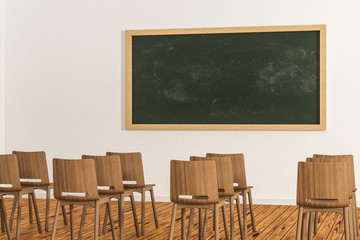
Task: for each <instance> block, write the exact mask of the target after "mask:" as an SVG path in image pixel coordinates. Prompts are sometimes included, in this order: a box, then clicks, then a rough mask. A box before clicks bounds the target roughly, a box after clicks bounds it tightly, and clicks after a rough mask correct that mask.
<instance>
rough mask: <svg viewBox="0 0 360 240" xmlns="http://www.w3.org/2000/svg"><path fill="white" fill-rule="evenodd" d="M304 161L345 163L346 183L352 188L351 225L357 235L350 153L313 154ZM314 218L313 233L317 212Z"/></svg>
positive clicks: (354, 188) (315, 227) (353, 178)
mask: <svg viewBox="0 0 360 240" xmlns="http://www.w3.org/2000/svg"><path fill="white" fill-rule="evenodd" d="M306 162H320V163H329V162H330V163H331V162H345V163H346V164H347V169H348V173H347V175H346V176H347V180H348V185H349V186H350V188H351V189H352V194H351V195H350V196H349V197H350V199H351V201H350V202H351V205H350V211H351V213H352V218H353V223H354V224H353V227H354V233H356V235H358V230H357V227H356V226H358V223H357V210H356V209H357V208H356V187H355V175H354V159H353V156H352V155H320V154H315V155H314V158H307V159H306ZM312 217H314V218H315V224H314V234H316V232H317V228H318V227H317V223H318V221H317V219H318V213H317V212H316V213H315V214H314V216H312Z"/></svg>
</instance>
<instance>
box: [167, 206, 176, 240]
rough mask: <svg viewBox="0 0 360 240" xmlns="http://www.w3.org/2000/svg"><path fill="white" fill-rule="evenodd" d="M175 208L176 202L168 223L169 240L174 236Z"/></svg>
mask: <svg viewBox="0 0 360 240" xmlns="http://www.w3.org/2000/svg"><path fill="white" fill-rule="evenodd" d="M176 210H177V205H176V203H174V206H173V211H172V216H171V223H170V231H169V240H172V239H173V238H174V228H175V219H176Z"/></svg>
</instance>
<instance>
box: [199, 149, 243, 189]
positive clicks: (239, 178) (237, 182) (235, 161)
mask: <svg viewBox="0 0 360 240" xmlns="http://www.w3.org/2000/svg"><path fill="white" fill-rule="evenodd" d="M206 156H207V157H230V158H231V164H232V173H233V178H234V180H233V182H234V189H236V190H244V189H246V188H247V184H246V173H245V160H244V154H242V153H234V154H219V153H207V154H206Z"/></svg>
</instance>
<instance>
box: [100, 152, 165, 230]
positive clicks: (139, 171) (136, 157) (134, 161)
mask: <svg viewBox="0 0 360 240" xmlns="http://www.w3.org/2000/svg"><path fill="white" fill-rule="evenodd" d="M106 155H107V156H111V155H118V156H120V160H121V169H122V176H123V180H124V188H125V190H126V191H127V190H130V189H131V190H134V191H135V192H138V193H140V194H141V235H145V192H146V191H149V192H150V197H151V202H152V208H153V214H154V220H155V227H156V228H159V222H158V217H157V213H156V206H155V196H154V186H155V184H145V180H144V170H143V164H142V157H141V153H139V152H135V153H116V152H107V153H106Z"/></svg>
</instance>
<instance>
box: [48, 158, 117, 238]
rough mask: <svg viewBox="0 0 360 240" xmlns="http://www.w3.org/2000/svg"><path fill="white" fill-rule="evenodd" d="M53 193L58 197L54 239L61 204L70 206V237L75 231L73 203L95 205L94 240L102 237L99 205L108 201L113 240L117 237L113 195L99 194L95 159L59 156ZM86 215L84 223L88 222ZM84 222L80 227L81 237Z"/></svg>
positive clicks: (53, 232)
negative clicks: (112, 202)
mask: <svg viewBox="0 0 360 240" xmlns="http://www.w3.org/2000/svg"><path fill="white" fill-rule="evenodd" d="M53 169H54V170H53V172H54V196H55V198H56V199H57V200H58V201H57V205H56V210H55V219H54V226H53V230H52V235H51V239H52V240H54V239H55V234H56V226H57V222H58V218H59V211H60V207H61V206H65V205H70V227H71V239H72V240H73V239H75V233H74V219H73V218H74V205H83V206H91V207H94V208H95V231H94V239H96V240H97V239H99V232H100V204H106V211H108V214H109V217H110V224H111V230H112V237H113V239H117V237H116V233H115V226H114V221H113V217H112V211H111V198H110V197H108V196H106V197H102V196H99V193H98V189H97V186H98V184H97V180H96V171H95V164H94V160H93V159H74V160H70V159H57V158H54V160H53ZM84 217H85V216H83V219H82V220H81V222H82V223H83V222H84V221H85V219H84ZM82 228H83V225H81V226H80V230H79V239H81V237H82V236H81V233H82Z"/></svg>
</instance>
